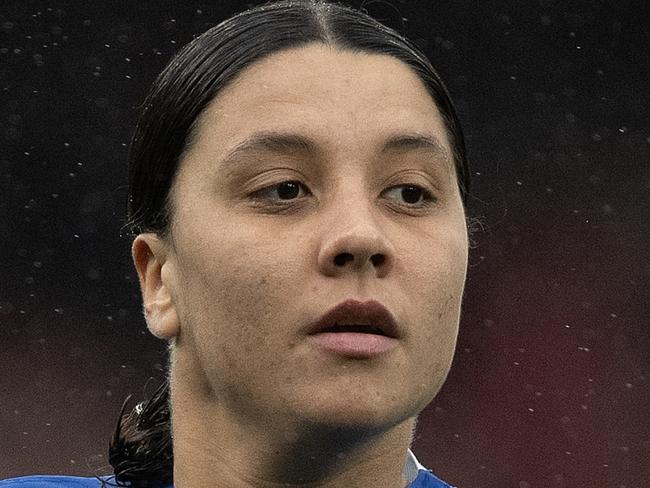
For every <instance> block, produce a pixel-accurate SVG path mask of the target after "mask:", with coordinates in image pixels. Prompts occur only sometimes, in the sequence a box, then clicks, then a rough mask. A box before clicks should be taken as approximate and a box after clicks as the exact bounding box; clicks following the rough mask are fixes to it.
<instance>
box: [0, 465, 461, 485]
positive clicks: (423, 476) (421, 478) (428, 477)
mask: <svg viewBox="0 0 650 488" xmlns="http://www.w3.org/2000/svg"><path fill="white" fill-rule="evenodd" d="M0 488H1V487H0ZM408 488H454V487H453V486H451V485H449V484H447V483H445V482H444V481H442V480H441V479H440V478H438V477H437V476H436V475H434V474H433V473H432V472H431V471H429V470H428V469H420V470H419V471H418V475H417V477H416V478H415V479H414V480H413V482H412V483H411V484H410V485H409V486H408Z"/></svg>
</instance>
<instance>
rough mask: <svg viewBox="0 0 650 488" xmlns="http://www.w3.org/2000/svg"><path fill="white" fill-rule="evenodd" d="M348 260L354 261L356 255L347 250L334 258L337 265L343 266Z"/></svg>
mask: <svg viewBox="0 0 650 488" xmlns="http://www.w3.org/2000/svg"><path fill="white" fill-rule="evenodd" d="M348 261H354V256H352V254H350V253H347V252H344V253H341V254H339V255H338V256H336V257H335V258H334V263H335V264H336V265H337V266H343V265H344V264H345V263H346V262H348Z"/></svg>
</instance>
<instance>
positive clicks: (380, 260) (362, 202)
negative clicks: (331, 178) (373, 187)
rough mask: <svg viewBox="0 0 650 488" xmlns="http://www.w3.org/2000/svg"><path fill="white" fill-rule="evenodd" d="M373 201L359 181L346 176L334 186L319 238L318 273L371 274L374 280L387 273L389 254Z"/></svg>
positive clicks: (391, 259)
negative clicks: (364, 272) (366, 272)
mask: <svg viewBox="0 0 650 488" xmlns="http://www.w3.org/2000/svg"><path fill="white" fill-rule="evenodd" d="M355 181H356V183H355ZM373 200H374V199H373V197H372V195H370V194H369V192H368V190H367V189H366V188H365V186H364V184H363V182H362V179H361V178H360V179H358V181H357V179H356V178H353V177H352V176H351V175H350V177H349V178H343V179H342V180H341V181H339V182H338V183H337V185H336V189H335V190H334V191H333V192H332V193H331V199H330V201H329V202H328V205H327V207H328V209H327V218H326V219H325V222H324V226H323V229H322V234H321V236H322V237H321V247H320V251H319V257H318V261H319V267H320V268H321V271H322V272H324V273H325V274H327V275H330V276H332V275H336V274H340V273H345V272H350V271H352V272H360V271H365V270H371V271H374V272H375V273H376V275H377V276H378V277H381V276H384V275H385V274H386V273H387V272H388V270H389V269H390V265H391V263H392V261H393V259H394V256H393V250H392V246H391V243H390V241H389V239H388V236H387V235H386V233H385V229H384V228H382V225H381V221H380V218H379V216H378V215H377V212H376V211H375V208H374V201H373Z"/></svg>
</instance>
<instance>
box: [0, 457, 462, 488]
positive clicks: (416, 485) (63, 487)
mask: <svg viewBox="0 0 650 488" xmlns="http://www.w3.org/2000/svg"><path fill="white" fill-rule="evenodd" d="M404 477H405V478H406V480H407V481H408V482H409V485H408V488H453V487H452V486H450V485H448V484H447V483H445V482H444V481H442V480H441V479H439V478H437V477H436V476H435V475H434V474H433V473H432V472H431V470H429V469H427V468H425V467H424V466H422V465H421V464H420V462H419V461H418V460H417V458H416V457H415V455H414V454H413V451H411V450H410V449H409V450H408V456H407V459H406V465H405V466H404ZM102 481H103V482H104V483H102ZM116 485H117V483H116V482H115V478H114V476H99V477H97V478H94V477H89V478H85V477H78V476H46V475H34V476H22V477H20V478H9V479H6V480H0V488H100V487H102V486H103V487H105V488H113V487H115V486H116ZM127 486H128V485H127ZM167 488H174V487H173V486H171V485H170V486H168V487H167Z"/></svg>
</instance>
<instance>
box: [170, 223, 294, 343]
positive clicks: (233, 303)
mask: <svg viewBox="0 0 650 488" xmlns="http://www.w3.org/2000/svg"><path fill="white" fill-rule="evenodd" d="M195 237H196V238H195V239H190V240H189V241H188V243H186V244H185V248H184V249H186V250H187V251H186V252H185V253H184V256H183V259H182V260H179V262H180V263H181V269H182V274H183V287H182V291H181V295H182V299H181V301H182V302H183V304H184V306H183V307H182V308H183V313H182V316H181V327H182V328H183V327H184V328H185V329H186V331H187V329H191V334H192V335H193V336H194V337H195V338H196V340H197V344H198V345H201V344H210V345H211V347H215V350H218V351H220V353H223V354H228V351H229V350H232V349H233V348H234V349H240V350H241V348H249V347H252V345H254V344H256V343H257V344H258V343H259V341H266V342H268V341H267V339H270V340H272V336H273V332H274V331H277V328H278V327H282V326H283V324H281V323H279V321H280V319H281V316H280V315H281V313H283V312H285V311H287V310H288V309H290V308H291V303H290V301H291V299H292V297H296V296H299V283H300V282H301V279H300V276H298V275H299V274H300V273H299V271H298V270H297V269H296V266H297V264H296V263H297V261H298V260H296V259H290V257H291V251H290V250H289V249H288V248H287V247H286V246H280V245H278V243H277V242H276V243H274V244H273V243H271V242H269V243H265V242H263V241H261V240H260V239H259V235H258V236H257V238H256V237H255V236H248V235H241V232H240V233H239V234H236V233H234V232H233V231H227V229H225V231H224V229H223V228H222V231H221V232H219V233H218V234H216V233H214V234H210V233H207V232H205V230H198V231H197V233H196V234H195ZM189 242H193V245H188V244H189ZM243 352H246V351H243Z"/></svg>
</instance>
